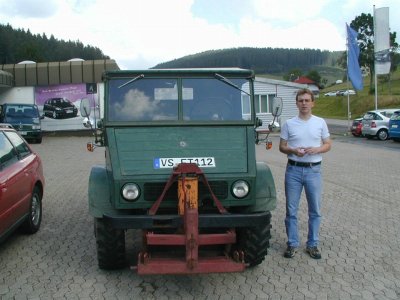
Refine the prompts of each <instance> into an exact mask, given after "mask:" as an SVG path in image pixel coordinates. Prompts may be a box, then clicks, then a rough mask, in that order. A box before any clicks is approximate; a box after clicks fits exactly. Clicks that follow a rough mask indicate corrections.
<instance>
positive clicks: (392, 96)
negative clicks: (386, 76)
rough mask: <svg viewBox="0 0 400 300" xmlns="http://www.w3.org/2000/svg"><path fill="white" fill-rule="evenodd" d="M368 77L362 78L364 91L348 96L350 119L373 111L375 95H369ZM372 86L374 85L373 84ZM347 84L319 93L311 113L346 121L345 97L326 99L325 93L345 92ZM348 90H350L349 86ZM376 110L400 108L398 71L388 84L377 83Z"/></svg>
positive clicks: (399, 71) (399, 78)
mask: <svg viewBox="0 0 400 300" xmlns="http://www.w3.org/2000/svg"><path fill="white" fill-rule="evenodd" d="M369 81H370V79H369V77H366V78H364V89H363V90H362V91H358V92H357V95H350V112H351V118H352V119H354V118H358V117H362V116H363V115H364V113H365V112H366V111H368V110H374V109H375V94H374V93H373V94H371V95H370V94H369V90H370V82H369ZM373 84H374V83H373ZM346 89H347V83H342V84H337V85H335V86H331V87H329V88H326V89H324V90H321V91H320V97H319V98H317V99H316V104H315V107H314V108H313V113H314V114H315V115H317V116H321V117H323V118H332V119H345V120H347V101H348V100H347V96H336V97H326V96H324V94H325V93H327V92H329V91H334V90H335V91H336V90H346ZM350 89H352V87H351V84H350ZM377 102H378V108H379V109H381V108H400V70H398V71H396V72H394V73H393V74H392V78H391V80H390V82H381V81H380V80H379V81H378V101H377Z"/></svg>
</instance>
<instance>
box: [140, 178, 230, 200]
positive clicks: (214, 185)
mask: <svg viewBox="0 0 400 300" xmlns="http://www.w3.org/2000/svg"><path fill="white" fill-rule="evenodd" d="M209 184H210V186H211V189H212V191H213V192H214V194H215V196H217V198H218V199H219V200H224V199H226V198H227V197H228V183H227V182H226V181H209ZM164 187H165V182H163V183H160V182H152V183H145V184H144V199H145V200H146V201H156V200H157V198H158V197H159V196H160V195H161V193H162V191H163V190H164ZM177 198H178V182H174V184H173V185H172V186H171V187H170V189H169V190H168V191H167V193H166V196H165V200H175V201H176V200H177ZM210 198H211V196H210V192H209V190H208V189H207V187H206V186H205V185H204V183H203V182H202V181H199V200H200V201H201V200H204V199H210Z"/></svg>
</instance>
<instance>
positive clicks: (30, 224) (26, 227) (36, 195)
mask: <svg viewBox="0 0 400 300" xmlns="http://www.w3.org/2000/svg"><path fill="white" fill-rule="evenodd" d="M41 222H42V196H41V193H40V190H39V188H38V187H35V188H34V189H33V192H32V197H31V202H30V205H29V213H28V216H27V218H26V220H25V222H24V223H23V224H22V230H23V231H24V232H25V233H29V234H32V233H35V232H36V231H38V230H39V228H40V223H41Z"/></svg>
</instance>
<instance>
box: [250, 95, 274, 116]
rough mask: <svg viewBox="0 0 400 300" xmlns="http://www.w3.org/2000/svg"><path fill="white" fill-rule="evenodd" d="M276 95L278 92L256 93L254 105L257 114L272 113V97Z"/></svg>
mask: <svg viewBox="0 0 400 300" xmlns="http://www.w3.org/2000/svg"><path fill="white" fill-rule="evenodd" d="M275 97H276V94H268V95H254V107H255V111H256V114H260V113H261V114H265V113H271V111H272V99H274V98H275Z"/></svg>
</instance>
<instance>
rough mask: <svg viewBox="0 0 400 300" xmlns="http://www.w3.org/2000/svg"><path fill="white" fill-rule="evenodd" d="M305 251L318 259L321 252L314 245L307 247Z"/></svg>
mask: <svg viewBox="0 0 400 300" xmlns="http://www.w3.org/2000/svg"><path fill="white" fill-rule="evenodd" d="M306 251H307V253H308V254H310V256H311V257H312V258H314V259H320V258H321V252H319V250H318V248H317V246H315V247H307V248H306Z"/></svg>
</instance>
